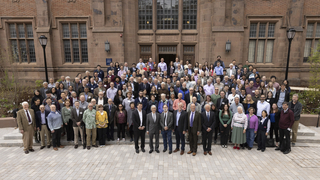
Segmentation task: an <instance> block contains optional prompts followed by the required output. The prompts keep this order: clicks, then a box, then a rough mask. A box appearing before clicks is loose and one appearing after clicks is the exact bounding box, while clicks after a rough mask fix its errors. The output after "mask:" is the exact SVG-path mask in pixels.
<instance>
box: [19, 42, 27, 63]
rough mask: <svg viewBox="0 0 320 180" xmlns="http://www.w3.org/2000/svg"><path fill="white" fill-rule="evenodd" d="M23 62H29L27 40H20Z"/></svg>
mask: <svg viewBox="0 0 320 180" xmlns="http://www.w3.org/2000/svg"><path fill="white" fill-rule="evenodd" d="M19 44H20V50H21V57H22V62H28V55H27V46H26V41H25V40H19Z"/></svg>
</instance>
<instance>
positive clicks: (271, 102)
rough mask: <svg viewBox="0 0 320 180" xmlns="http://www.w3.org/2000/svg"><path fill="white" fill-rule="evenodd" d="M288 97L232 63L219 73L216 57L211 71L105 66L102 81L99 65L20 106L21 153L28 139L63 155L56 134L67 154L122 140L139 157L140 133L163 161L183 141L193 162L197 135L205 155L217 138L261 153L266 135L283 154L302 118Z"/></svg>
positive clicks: (283, 88) (173, 65)
mask: <svg viewBox="0 0 320 180" xmlns="http://www.w3.org/2000/svg"><path fill="white" fill-rule="evenodd" d="M290 92H291V89H290V86H289V82H288V81H287V80H284V81H283V82H282V83H281V84H279V83H278V82H276V77H275V76H271V77H270V79H269V80H267V77H266V76H264V75H261V74H259V72H258V71H257V69H256V68H254V67H253V66H252V65H250V64H249V62H248V61H246V63H245V64H244V65H242V64H241V63H239V64H236V60H233V61H232V63H230V64H229V68H226V67H225V65H224V62H223V61H222V60H221V56H218V57H217V61H215V62H214V63H213V64H211V65H209V64H208V62H205V63H204V64H203V65H202V64H199V63H197V62H196V63H195V66H193V67H192V65H191V64H190V63H189V62H188V61H183V60H179V59H178V58H176V59H175V61H174V62H173V61H171V62H170V64H168V65H167V64H166V63H165V62H164V59H163V58H161V60H160V62H159V63H158V64H156V63H155V62H154V61H153V60H152V58H150V59H149V61H148V62H146V63H145V62H143V60H142V59H139V63H137V64H135V63H133V64H132V66H131V67H128V63H126V62H125V63H124V64H121V65H120V64H119V63H117V62H116V63H115V65H113V63H111V64H110V67H108V68H106V75H105V72H104V71H103V70H102V69H101V66H100V65H98V66H97V69H96V70H95V71H94V72H93V74H91V73H90V72H89V71H86V72H85V76H84V77H82V74H81V73H79V74H78V75H77V76H76V77H75V78H74V80H71V78H70V77H69V76H66V77H65V76H61V78H60V80H59V81H57V82H54V79H53V78H50V79H49V82H44V83H43V87H42V88H41V89H40V90H35V91H34V97H33V98H32V100H31V108H29V104H28V102H23V103H22V107H23V109H22V110H20V111H18V113H17V122H18V127H19V129H20V131H21V133H22V134H23V143H24V152H25V153H26V154H27V153H29V152H33V151H34V149H33V147H32V145H33V137H35V139H36V141H39V142H40V141H41V142H40V143H41V147H40V149H43V148H45V147H46V146H47V148H50V147H51V145H52V146H53V149H54V150H56V151H57V150H58V149H59V148H63V147H64V146H63V145H61V143H60V138H61V135H63V136H64V135H66V137H67V141H74V148H76V149H77V148H78V146H79V142H80V141H81V143H82V144H81V145H83V148H87V149H88V150H90V148H91V147H98V145H99V146H104V145H105V144H106V141H114V140H115V139H117V141H125V139H126V136H128V137H129V138H130V142H132V141H134V143H135V151H136V153H139V152H140V150H141V151H142V152H145V135H146V134H147V135H148V136H149V139H150V140H149V147H150V150H149V153H152V152H153V151H155V152H157V153H159V152H160V150H159V138H160V133H161V135H162V138H163V146H164V147H163V152H166V151H167V150H168V152H169V154H171V153H172V152H180V154H181V155H183V154H184V153H185V142H186V141H188V142H189V145H190V150H189V151H188V152H187V154H192V155H193V156H195V155H196V154H197V147H198V137H199V136H200V135H201V137H202V139H201V142H202V145H203V150H204V152H203V153H204V155H207V154H209V155H212V152H211V145H212V141H213V143H214V144H216V143H217V140H218V136H219V135H220V145H221V147H222V148H227V147H228V142H229V143H232V144H233V149H236V150H239V149H244V148H247V149H248V150H251V149H252V148H253V144H254V141H256V142H257V144H258V148H257V150H261V152H264V151H265V150H266V143H267V142H269V141H270V140H268V136H269V139H271V141H272V142H273V143H274V139H275V142H276V143H275V146H276V150H281V151H282V152H283V153H284V154H288V153H290V151H291V145H293V146H294V145H295V142H296V138H297V131H298V126H299V119H300V114H301V111H302V105H301V103H300V102H299V101H298V95H297V94H294V95H293V96H292V100H291V101H290ZM289 101H290V102H289ZM114 127H117V138H114ZM291 132H292V133H291ZM38 134H39V135H40V137H38ZM126 134H127V135H126ZM173 134H174V135H175V138H176V148H175V149H173V147H172V135H173ZM291 134H292V139H290V136H291ZM139 139H140V141H141V143H140V146H139ZM168 146H169V147H168Z"/></svg>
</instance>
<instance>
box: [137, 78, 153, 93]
mask: <svg viewBox="0 0 320 180" xmlns="http://www.w3.org/2000/svg"><path fill="white" fill-rule="evenodd" d="M145 89H146V90H147V94H149V93H150V90H151V88H150V84H149V83H148V80H147V78H144V79H143V82H142V83H140V84H139V91H144V90H145Z"/></svg>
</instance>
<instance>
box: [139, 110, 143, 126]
mask: <svg viewBox="0 0 320 180" xmlns="http://www.w3.org/2000/svg"><path fill="white" fill-rule="evenodd" d="M138 114H139V118H140V126H142V121H143V119H142V110H141V111H139V110H138Z"/></svg>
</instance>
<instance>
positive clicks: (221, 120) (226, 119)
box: [219, 111, 232, 124]
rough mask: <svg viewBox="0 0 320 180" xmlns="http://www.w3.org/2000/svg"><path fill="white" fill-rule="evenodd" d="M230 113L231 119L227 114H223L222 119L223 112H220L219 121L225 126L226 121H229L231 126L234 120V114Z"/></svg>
mask: <svg viewBox="0 0 320 180" xmlns="http://www.w3.org/2000/svg"><path fill="white" fill-rule="evenodd" d="M229 113H230V117H229V116H228V115H225V114H223V116H222V117H221V114H222V111H220V112H219V120H220V122H221V124H224V122H225V121H228V122H227V124H230V122H231V120H232V112H231V111H229Z"/></svg>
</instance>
